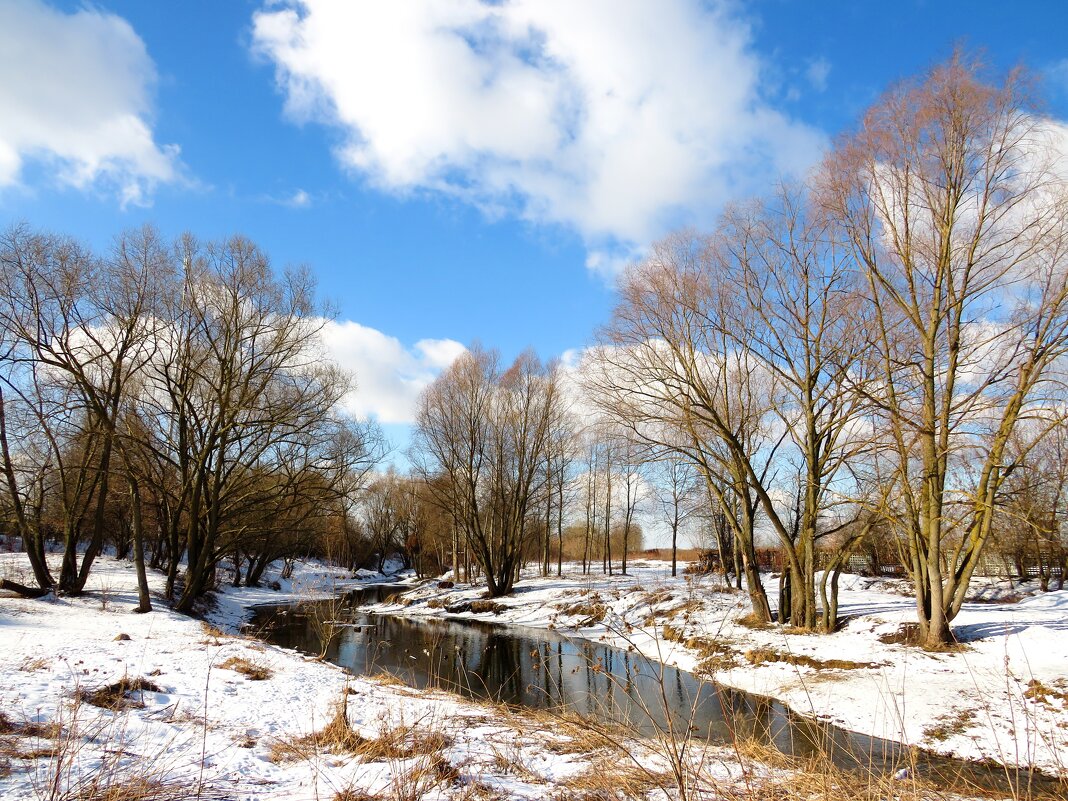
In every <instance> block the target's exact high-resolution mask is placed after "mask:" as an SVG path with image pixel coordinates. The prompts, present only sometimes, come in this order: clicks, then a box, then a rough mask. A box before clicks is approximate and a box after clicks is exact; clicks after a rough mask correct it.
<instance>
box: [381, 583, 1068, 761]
mask: <svg viewBox="0 0 1068 801" xmlns="http://www.w3.org/2000/svg"><path fill="white" fill-rule="evenodd" d="M767 580H768V582H769V583H768V587H767V589H768V593H769V597H770V598H772V600H774V597H775V592H774V590H775V586H774V585H775V580H774V579H773V578H770V577H769V578H768V579H767ZM840 586H841V592H840V599H839V608H840V614H841V615H842V616H843V617H844V618H846V619H847V620H848V622H847V623H846V625H845V626H844V627H843V629H842V630H841V631H839V632H836V633H834V634H831V635H820V634H812V633H789V632H787V631H784V630H782V629H781V628H779V627H775V626H771V627H767V628H763V629H754V628H750V627H747V626H746V625H744V623H743V622H742V618H743V617H744V616H745V614H746V613H747V612H748V611H749V610H748V598H747V597H746V596H745V594H744V593H738V592H729V591H728V592H725V591H724V588H723V587H722V585H721V583H720V580H719V579H718V578H712V577H690V576H683V575H681V574H680V576H679V577H677V578H672V577H671V576H670V566H669V565H668V564H666V563H660V562H640V563H636V564H634V565H632V567H631V570H630V575H629V576H618V575H617V576H614V577H606V576H602V575H600V574H593V575H582V574H581V573H580V572H578V570H577V566H574V565H572V566H569V569H568V571H566V572H565V575H564V576H563V577H560V578H558V577H555V576H551V577H547V578H540V577H534V576H528V577H524V578H523V579H522V580H521V581H519V582H517V584H516V587H515V592H514V594H513V595H511V596H508V597H505V598H498V599H495V603H496V604H498V605H499V607H500V608H499V609H498V611H496V612H495V613H493V612H484V613H472V612H470V611H465V612H458V613H450V612H447V611H445V609H444V608H443V607H442V604H441V601H442V600H445V601H446V604H447V605H448V606H450V607H452V608H454V609H456V608H457V602H462V601H470V600H474V599H477V598H480V597H482V595H483V589H482V588H478V587H463V586H460V585H457V586H456V587H453V588H450V589H447V590H446V589H441V588H439V587H438V586H437V583H436V582H430V583H425V584H423V585H422V586H420V587H419V588H417V589H414V590H411V591H409V592H408V593H406V594H405V596H404V597H403V598H401V599H399V600H398V601H397V602H396V603H393V604H391V605H386V604H380V605H378V606H377V607H375V609H376V610H377V611H381V612H389V613H392V614H400V615H409V616H443V617H453V618H469V619H478V620H490V621H495V622H498V623H510V624H515V625H522V626H529V627H535V628H551V629H556V630H558V631H563V632H564V633H569V634H571V635H572V636H578V637H585V638H588V639H595V640H599V641H604V642H606V643H608V644H614V645H617V646H619V647H622V648H635V649H637V650H639V651H641V652H642V653H644V654H646V655H647V656H650V657H652V658H654V659H661V660H663V661H666V662H669V663H671V664H674V665H677V666H679V667H681V668H683V669H686V670H694V671H698V672H703V673H704V674H705V675H708V676H710V677H711V678H712V679H714V680H715V681H716V682H718V683H720V684H723V685H728V686H731V687H735V688H737V689H741V690H746V691H749V692H753V693H758V694H760V695H765V696H770V697H773V698H775V699H778V700H780V701H782V702H783V703H785V704H787V705H788V706H790V707H792V708H793V709H794V710H796V711H798V712H801V713H803V714H807V715H810V716H812V717H815V718H818V719H820V720H824V721H828V722H831V723H833V724H835V725H837V726H839V727H841V728H845V729H849V730H851V731H855V732H859V733H861V734H865V735H869V736H874V737H879V738H883V739H889V740H896V741H899V742H903V743H907V744H910V745H916V746H922V747H924V748H927V749H929V750H932V751H935V752H938V753H942V754H946V755H950V756H956V757H961V758H965V759H992V760H995V761H997V762H999V763H1002V764H1008V765H1020V766H1025V767H1034V768H1038V769H1041V770H1043V771H1045V772H1048V773H1054V774H1059V775H1064V774H1065V773H1066V766H1068V636H1066V631H1068V590H1065V591H1057V592H1049V593H1043V594H1036V593H1037V588H1036V587H1035V586H1034V582H1031V583H1029V584H1024V585H1021V584H1016V585H1015V586H1011V587H1010V586H1008V585H1006V584H1005V583H1004V582H999V581H996V580H988V579H983V578H980V579H977V581H976V587H975V593H974V594H975V596H977V597H979V598H981V599H982V600H983V601H984V602H982V603H977V602H969V603H966V604H965V605H964V607H963V609H962V611H961V613H960V615H959V616H958V617H957V619H956V620H955V621H954V624H953V628H954V631H955V632H956V634H957V636H958V638H959V639H960V640H961V646H960V647H959V648H958V649H955V650H948V651H945V652H940V653H931V652H927V651H924V650H922V649H919V648H917V647H915V646H912V645H907V644H904V643H902V642H894V641H892V640H894V639H900V638H899V637H898V638H895V637H894V635H896V634H899V631H900V629H901V627H902V626H903V625H906V624H909V623H912V622H913V621H914V620H915V614H916V612H915V601H914V600H913V598H912V597H911V595H910V594H909V588H908V585H907V583H906V582H904V581H903V580H895V579H871V578H865V577H862V576H843V577H842V579H841V584H840ZM1021 597H1022V598H1023V599H1022V600H1018V601H1016V602H1010V603H994V602H992V601H997V600H1005V599H1013V598H1021ZM435 599H437V600H436V602H435V603H431V601H435ZM596 604H602V605H603V606H604V607H605V608H606V609H607V614H606V615H605V616H604V619H603V620H599V621H598V620H592V619H591V615H590V607H591V605H596ZM665 624H668V625H669V626H670V629H669V631H670V633H671V634H673V635H674V636H673V637H672V638H671V640H672V641H669V640H668V639H667V638H665V636H664V634H665ZM691 637H697V638H704V639H706V640H714V641H715V642H716V644H717V649H718V652H717V654H716V657H715V658H714V660H712V661H704V660H703V658H702V655H701V654H700V653H699V651H698V650H697V649H695V648H693V647H687V646H686V645H685V644H681V643H680V642H678V641H676V640H678V639H681V640H683V641H685V640H686V639H688V638H691ZM887 640H890V641H887ZM692 644H693V643H691V645H692ZM769 657H771V658H770V659H769ZM830 660H839V662H838V663H835V664H836V665H837V666H829V665H827V664H826V663H828V662H829V661H830ZM821 663H822V664H821ZM848 663H855V664H853V665H850V664H848ZM1043 688H1045V689H1043Z"/></svg>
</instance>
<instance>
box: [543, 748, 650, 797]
mask: <svg viewBox="0 0 1068 801" xmlns="http://www.w3.org/2000/svg"><path fill="white" fill-rule="evenodd" d="M670 786H671V778H670V777H669V776H668V775H667V774H665V773H661V772H659V771H654V770H650V769H648V768H643V767H639V766H638V765H637V764H635V763H634V762H632V761H630V760H628V759H620V758H619V757H618V756H613V755H606V756H603V757H600V758H598V759H596V760H595V761H594V762H593V764H592V765H591V766H590V769H589V770H587V771H586V772H585V773H580V774H579V775H577V776H574V777H572V778H570V779H568V781H567V782H566V783H565V784H564V785H563V786H562V789H563V790H564V791H566V793H567V795H557V796H554V797H556V798H561V799H562V798H583V799H591V801H592V799H615V798H624V799H642V798H645V797H646V795H647V794H648V793H649V792H650V791H651V790H656V789H659V788H665V787H670Z"/></svg>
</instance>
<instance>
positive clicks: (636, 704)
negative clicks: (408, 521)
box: [253, 585, 1068, 799]
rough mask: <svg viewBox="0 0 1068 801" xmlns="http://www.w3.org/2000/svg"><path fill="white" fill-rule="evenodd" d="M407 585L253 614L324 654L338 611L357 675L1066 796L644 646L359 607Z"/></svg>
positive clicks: (1058, 788) (282, 639)
mask: <svg viewBox="0 0 1068 801" xmlns="http://www.w3.org/2000/svg"><path fill="white" fill-rule="evenodd" d="M398 589H399V588H398V587H397V586H391V585H375V586H370V587H366V588H363V589H361V590H357V591H356V592H354V593H353V594H352V595H351V596H350V598H349V601H348V603H347V604H346V605H345V607H344V608H343V609H342V610H340V611H339V610H338V609H337V608H336V604H335V605H329V604H323V605H315V604H310V605H303V606H298V607H264V608H261V609H260V610H259V611H258V613H257V615H256V618H255V620H254V622H253V625H254V626H255V627H256V628H257V629H258V631H259V632H260V636H261V637H262V638H263V639H265V640H267V641H269V642H272V643H275V644H277V645H281V646H284V647H288V648H296V649H298V650H300V651H303V652H305V653H310V654H316V655H318V654H319V653H321V651H322V639H323V634H322V632H323V630H324V626H323V625H322V624H321V623H319V622H317V621H322V620H323V619H324V618H328V617H337V618H339V619H341V620H343V621H345V622H346V623H348V624H349V625H345V626H342V627H335V628H334V631H335V632H337V633H336V636H334V637H333V638H332V639H331V641H330V644H329V647H328V648H327V650H326V658H327V659H328V660H329V661H331V662H333V663H335V664H337V665H340V666H341V667H343V668H345V669H346V670H348V671H349V672H351V673H353V674H354V675H373V674H376V673H381V672H383V671H384V672H388V673H390V674H392V675H394V676H396V677H397V678H399V679H400V680H402V681H403V682H405V683H406V684H408V685H409V686H412V687H418V688H426V687H437V688H442V689H447V690H452V691H454V692H457V693H459V694H461V695H464V696H467V697H471V698H478V699H489V700H492V701H497V702H503V703H507V704H512V705H516V706H523V707H529V708H534V709H549V710H555V711H566V712H570V713H574V714H578V715H581V716H583V717H586V718H592V719H594V720H597V721H603V722H610V723H622V724H625V725H627V726H628V727H629V728H630V729H631V730H634V731H637V732H639V733H641V734H644V735H646V736H653V735H655V734H656V730H657V729H658V728H659V729H660V730H662V731H663V730H666V728H667V726H668V725H669V721H670V725H671V726H673V727H674V730H675V731H676V732H680V731H684V730H685V728H686V727H690V728H691V729H692V734H693V735H694V736H695V737H698V738H700V739H703V740H708V741H710V742H714V743H731V742H736V741H738V740H745V739H750V738H755V739H757V740H759V741H761V742H763V743H765V744H767V745H771V746H774V747H775V748H777V749H778V750H779V751H781V752H783V753H784V754H789V755H791V756H798V757H805V756H809V755H813V754H829V755H830V756H831V758H832V760H833V761H834V762H835V763H836V764H837V765H838V766H839V767H842V768H846V769H854V768H859V769H863V770H868V769H874V770H876V771H877V772H894V771H897V770H898V769H900V768H902V767H904V766H915V769H916V770H918V771H919V772H921V773H922V774H925V775H927V776H928V777H929V778H931V779H933V780H935V781H938V782H939V783H944V784H946V785H947V786H952V785H957V784H959V783H960V782H961V781H964V782H967V783H970V784H973V785H975V786H976V787H979V788H983V789H988V790H996V791H999V792H1006V793H1008V792H1011V791H1012V789H1013V787H1020V788H1021V789H1022V788H1023V787H1025V786H1027V785H1028V783H1030V784H1031V786H1032V788H1033V789H1034V790H1038V791H1039V793H1040V794H1041V796H1043V797H1046V798H1058V799H1059V798H1065V797H1068V792H1066V790H1068V788H1066V786H1065V785H1064V784H1063V783H1058V782H1057V781H1055V780H1051V779H1048V778H1047V777H1044V776H1041V775H1038V774H1029V773H1026V772H1019V773H1017V772H1016V771H1011V772H1010V773H1006V771H1005V769H1004V768H1002V767H998V766H987V765H982V764H977V763H971V762H966V761H963V760H954V759H948V758H944V757H939V756H935V755H932V754H926V753H923V752H919V753H917V752H915V751H910V750H909V749H907V748H905V747H904V746H901V745H900V744H898V743H894V742H891V741H887V740H881V739H877V738H871V737H864V736H862V735H858V734H855V733H852V732H848V731H845V730H844V729H839V728H837V727H835V726H831V725H828V724H824V723H818V722H815V721H813V720H811V719H810V718H806V717H804V716H802V715H798V714H796V713H795V712H793V711H791V710H790V709H788V708H787V707H785V706H783V705H782V704H780V703H779V702H777V701H774V700H772V699H769V698H765V697H763V696H758V695H752V694H749V693H745V692H741V691H739V690H733V689H730V688H726V687H720V686H718V685H716V684H714V683H712V682H710V681H706V680H700V679H698V678H697V677H695V676H694V675H693V674H691V673H688V672H686V671H684V670H678V669H677V668H673V667H670V666H664V665H661V664H660V663H659V662H654V661H652V660H649V659H647V658H645V657H643V656H640V655H638V654H635V653H630V652H627V651H625V650H622V649H619V648H613V647H609V646H606V645H602V644H600V643H596V642H591V641H588V640H582V639H577V638H576V639H570V638H568V637H566V636H564V635H562V634H559V633H557V632H554V631H544V630H541V629H529V628H523V627H520V626H500V625H492V624H487V623H480V622H470V621H463V622H459V621H451V620H434V619H431V620H425V619H412V618H404V617H397V616H391V615H373V614H367V613H365V612H361V611H360V610H359V606H360V605H361V604H370V603H375V602H377V601H379V600H381V599H382V598H384V597H386V596H387V595H389V594H391V593H393V592H396V591H397V590H398Z"/></svg>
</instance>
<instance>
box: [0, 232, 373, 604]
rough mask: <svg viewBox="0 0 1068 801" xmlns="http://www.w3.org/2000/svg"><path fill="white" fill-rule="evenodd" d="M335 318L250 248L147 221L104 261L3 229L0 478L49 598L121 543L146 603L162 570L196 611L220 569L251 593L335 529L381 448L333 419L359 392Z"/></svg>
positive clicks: (74, 587) (297, 281)
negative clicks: (49, 547) (346, 369)
mask: <svg viewBox="0 0 1068 801" xmlns="http://www.w3.org/2000/svg"><path fill="white" fill-rule="evenodd" d="M325 320H326V318H325V317H324V316H323V315H322V312H321V310H320V309H319V308H318V307H317V306H316V303H315V299H314V294H313V283H312V281H311V278H310V276H309V275H308V273H307V272H306V271H290V272H286V273H285V274H284V275H282V276H278V275H276V274H275V273H274V272H273V271H272V269H271V266H270V263H269V261H268V259H267V257H266V256H265V254H263V253H262V252H261V251H260V250H259V249H258V248H257V247H256V246H255V245H254V244H253V243H251V242H249V241H248V240H246V239H243V238H240V237H234V238H232V239H228V240H225V241H222V242H213V243H206V244H205V243H200V242H197V241H196V240H194V239H193V238H191V237H183V238H182V239H180V240H179V241H177V242H167V241H165V240H164V239H163V238H162V237H161V236H160V235H159V233H158V232H156V231H155V230H154V229H152V228H144V229H141V230H138V231H133V232H130V233H127V234H125V235H123V236H121V237H120V238H119V239H118V240H117V241H116V243H115V245H114V247H113V248H112V249H111V250H110V251H109V252H107V253H106V254H104V255H98V254H95V253H92V252H91V251H89V250H87V249H85V248H83V247H82V246H80V245H79V244H77V243H76V242H74V241H72V240H70V239H67V238H64V237H59V236H54V235H50V234H42V233H37V232H34V231H31V230H29V229H28V228H26V227H16V228H13V229H11V230H9V231H8V232H7V233H6V234H4V236H3V239H2V241H0V455H2V462H3V465H2V466H3V475H4V481H3V482H2V484H0V486H2V487H3V490H4V495H3V499H4V504H3V506H4V508H5V509H6V510H8V511H9V515H7V517H8V518H9V519H10V521H11V524H12V526H13V529H14V533H16V534H17V535H18V536H19V537H21V539H22V541H23V543H24V546H25V550H26V552H27V554H28V555H29V560H30V564H31V566H32V569H33V575H34V579H35V581H36V584H37V587H38V589H39V590H41V591H45V590H51V589H55V590H56V591H59V592H62V593H66V594H78V593H80V592H81V591H82V590H83V588H84V587H85V583H86V580H87V578H88V576H89V572H90V570H91V568H92V564H93V561H94V560H95V559H96V557H97V556H98V555H99V554H100V552H101V550H102V549H103V548H104V547H105V545H107V544H109V543H111V544H114V545H115V546H116V549H117V550H119V551H120V552H121V551H125V550H126V548H127V547H130V548H132V555H133V557H134V560H135V562H136V564H137V570H138V576H139V579H140V581H139V586H140V596H141V597H140V608H141V609H142V610H147V609H148V608H149V607H150V599H149V596H148V589H147V582H146V573H145V571H146V565H151V566H152V567H156V568H159V569H162V570H164V571H165V572H166V574H167V584H166V592H167V595H168V596H169V597H171V598H173V600H174V603H175V606H176V608H178V609H180V610H183V611H188V610H189V609H191V608H192V606H193V604H194V602H195V601H196V599H197V598H199V597H200V596H201V595H203V593H204V592H205V591H206V590H208V589H210V588H211V587H212V586H213V580H214V578H215V573H216V567H217V565H218V564H219V563H220V561H222V560H223V559H228V560H229V562H230V566H231V569H232V570H233V572H234V574H235V575H234V578H235V581H240V580H241V579H242V573H244V576H243V578H244V580H246V581H247V582H249V583H252V584H255V583H257V582H258V581H259V580H260V579H261V577H262V575H263V571H264V568H265V567H266V565H267V564H268V563H269V562H271V561H272V560H274V559H277V558H281V557H284V556H287V555H289V554H292V553H295V552H300V551H301V550H302V549H304V548H307V547H308V543H309V540H310V539H311V538H313V537H315V536H316V535H318V534H321V533H322V532H323V531H325V530H326V529H327V528H329V527H331V526H337V525H338V518H341V517H345V516H346V515H347V500H346V499H348V498H350V497H351V495H352V493H353V492H354V491H355V490H356V489H357V488H358V485H359V484H360V479H361V477H362V475H363V474H364V473H365V472H366V471H367V470H368V469H369V468H370V466H371V465H372V463H373V461H374V458H375V456H376V449H377V438H376V432H375V429H374V428H373V427H372V426H369V425H367V424H362V423H358V422H355V421H353V420H352V419H351V418H348V417H345V416H343V415H341V414H339V413H338V412H337V409H338V408H339V401H340V399H341V397H342V395H343V394H344V393H345V392H347V391H348V390H349V388H350V385H351V380H350V378H349V377H348V376H346V375H345V374H344V373H342V372H341V371H340V370H339V369H338V368H336V367H333V366H330V365H329V363H328V362H326V361H324V360H323V359H322V358H321V346H320V345H319V331H320V329H321V327H322V326H323V324H324V323H325ZM46 539H58V542H59V543H60V546H61V550H62V561H61V566H60V568H59V573H58V575H54V574H53V570H52V568H51V566H50V565H49V563H48V561H46V559H45V552H46ZM183 565H184V570H183V569H182V566H183Z"/></svg>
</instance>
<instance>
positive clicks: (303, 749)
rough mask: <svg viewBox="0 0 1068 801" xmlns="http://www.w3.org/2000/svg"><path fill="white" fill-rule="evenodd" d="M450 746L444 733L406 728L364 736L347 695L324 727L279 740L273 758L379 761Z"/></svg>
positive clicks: (282, 760) (380, 731) (425, 753)
mask: <svg viewBox="0 0 1068 801" xmlns="http://www.w3.org/2000/svg"><path fill="white" fill-rule="evenodd" d="M451 744H452V741H451V739H450V738H449V737H448V735H446V734H445V733H444V732H440V731H430V730H423V729H420V728H418V727H416V726H405V725H397V726H385V725H383V726H382V728H381V729H380V730H379V732H378V736H377V737H364V736H363V735H362V734H360V733H359V732H357V731H356V730H355V729H353V728H352V724H351V723H349V717H348V695H347V694H345V695H343V696H342V700H341V702H340V703H339V704H338V705H337V707H336V709H335V711H334V717H333V718H331V720H330V722H329V723H327V724H326V726H325V727H323V728H322V729H320V730H319V731H317V732H313V733H312V734H308V735H305V736H303V737H296V738H292V739H287V740H277V741H276V742H275V743H274V744H273V745H272V746H271V753H270V756H271V760H272V761H274V762H293V761H297V760H300V759H309V758H311V757H313V756H315V755H316V754H319V753H321V752H324V751H325V752H328V753H332V754H350V755H352V756H358V757H362V758H363V759H365V760H366V761H368V762H379V761H384V760H391V759H411V758H413V757H417V756H428V755H432V754H438V753H440V752H441V751H443V750H445V749H446V748H448V747H449V746H450V745H451Z"/></svg>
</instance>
